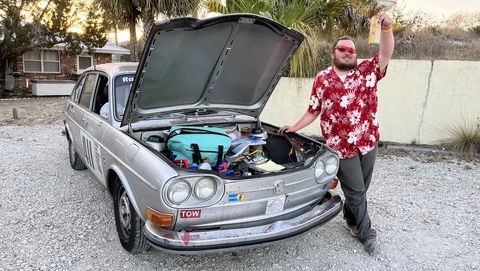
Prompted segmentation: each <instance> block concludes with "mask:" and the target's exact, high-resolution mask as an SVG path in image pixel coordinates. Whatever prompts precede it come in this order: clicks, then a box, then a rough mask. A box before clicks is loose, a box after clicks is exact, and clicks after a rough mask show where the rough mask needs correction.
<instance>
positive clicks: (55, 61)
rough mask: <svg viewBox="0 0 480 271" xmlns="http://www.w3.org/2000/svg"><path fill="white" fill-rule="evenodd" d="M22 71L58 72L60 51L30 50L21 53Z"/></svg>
mask: <svg viewBox="0 0 480 271" xmlns="http://www.w3.org/2000/svg"><path fill="white" fill-rule="evenodd" d="M23 71H24V72H55V73H58V72H60V52H59V51H56V50H32V51H27V52H25V53H24V54H23Z"/></svg>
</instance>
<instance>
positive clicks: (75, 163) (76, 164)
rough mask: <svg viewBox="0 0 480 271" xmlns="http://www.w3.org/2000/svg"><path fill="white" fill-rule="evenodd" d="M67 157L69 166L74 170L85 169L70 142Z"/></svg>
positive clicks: (70, 141)
mask: <svg viewBox="0 0 480 271" xmlns="http://www.w3.org/2000/svg"><path fill="white" fill-rule="evenodd" d="M68 157H69V159H70V166H71V167H72V168H73V169H75V170H82V169H86V168H87V167H86V166H85V164H84V163H83V162H82V160H81V159H80V157H79V156H78V154H77V151H76V150H75V145H74V144H73V142H72V140H68Z"/></svg>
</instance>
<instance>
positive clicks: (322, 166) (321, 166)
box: [315, 161, 325, 179]
mask: <svg viewBox="0 0 480 271" xmlns="http://www.w3.org/2000/svg"><path fill="white" fill-rule="evenodd" d="M324 171H325V164H324V163H323V161H318V162H317V164H316V165H315V178H317V179H318V178H320V177H321V176H322V174H323V172H324Z"/></svg>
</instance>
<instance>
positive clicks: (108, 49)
mask: <svg viewBox="0 0 480 271" xmlns="http://www.w3.org/2000/svg"><path fill="white" fill-rule="evenodd" d="M81 46H82V47H83V48H85V46H84V45H81ZM63 48H65V44H63V43H60V44H57V45H55V46H53V47H52V48H50V49H57V50H62V49H63ZM43 49H49V48H43ZM93 51H94V52H95V53H105V54H117V55H128V54H130V50H129V49H127V48H123V47H120V46H117V45H115V44H114V43H112V42H107V43H106V44H105V46H103V47H101V48H98V47H97V48H93Z"/></svg>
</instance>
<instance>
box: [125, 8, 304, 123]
mask: <svg viewBox="0 0 480 271" xmlns="http://www.w3.org/2000/svg"><path fill="white" fill-rule="evenodd" d="M303 39H304V37H303V35H302V34H300V33H299V32H297V31H295V30H292V29H288V28H286V27H284V26H282V25H280V24H278V23H276V22H274V21H272V20H269V19H267V18H264V17H261V16H257V15H252V14H233V15H226V16H219V17H214V18H209V19H205V20H198V19H195V18H179V19H172V20H167V21H163V22H160V23H157V24H155V25H154V26H153V28H152V30H151V31H150V34H149V37H148V39H147V42H146V44H145V49H144V51H143V54H142V59H141V61H140V63H139V66H138V68H137V73H136V75H135V79H134V82H133V85H132V88H131V91H130V96H129V98H128V102H127V106H126V109H125V114H124V117H123V120H122V126H123V125H126V124H128V123H132V122H137V121H140V120H145V119H148V118H150V117H161V115H163V114H165V113H169V112H182V111H186V110H188V111H192V110H194V111H195V110H197V109H198V110H207V111H210V110H228V111H235V112H239V113H242V114H247V115H250V116H253V117H257V116H258V115H259V114H260V113H261V111H262V109H263V107H264V106H265V104H266V102H267V101H268V98H269V97H270V95H271V94H272V91H273V89H274V88H275V86H276V84H277V82H278V81H279V80H280V78H281V76H282V73H283V71H284V69H285V68H286V67H287V65H288V63H289V60H290V59H291V57H292V56H293V54H294V52H295V51H296V49H297V48H298V46H300V44H301V42H302V41H303Z"/></svg>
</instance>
